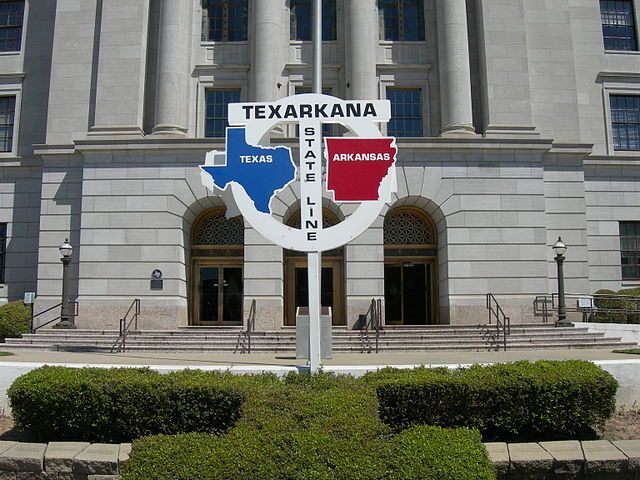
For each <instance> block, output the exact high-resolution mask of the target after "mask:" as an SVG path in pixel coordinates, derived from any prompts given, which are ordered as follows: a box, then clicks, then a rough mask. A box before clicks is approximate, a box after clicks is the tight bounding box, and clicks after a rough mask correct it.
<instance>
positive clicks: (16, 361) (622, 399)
mask: <svg viewBox="0 0 640 480" xmlns="http://www.w3.org/2000/svg"><path fill="white" fill-rule="evenodd" d="M1 350H2V349H1V347H0V351H1ZM542 359H544V360H568V359H579V360H588V361H591V362H593V363H595V364H596V365H600V366H601V367H602V368H603V369H605V370H607V371H608V372H610V373H611V374H612V375H613V376H614V377H616V379H617V380H618V382H619V384H620V388H619V390H618V394H617V397H616V401H617V403H618V405H621V406H622V405H634V404H635V403H636V402H640V382H638V379H639V378H640V355H625V354H617V353H612V352H611V351H608V350H578V349H576V350H529V351H507V352H452V351H449V352H422V353H421V352H411V353H377V354H376V353H370V354H342V353H341V354H336V355H335V356H334V358H332V359H330V360H326V361H325V362H324V367H323V368H324V369H325V370H326V371H330V372H336V373H345V374H352V375H355V376H360V375H364V374H365V373H366V372H369V371H375V370H378V369H380V368H382V367H385V366H387V365H390V366H398V367H403V368H412V367H415V366H417V365H427V366H447V367H449V368H457V367H459V366H465V365H470V364H473V363H502V362H514V361H517V360H532V361H533V360H542ZM42 365H63V366H68V367H102V368H110V367H140V366H146V367H149V368H151V369H153V370H156V371H159V372H171V371H175V370H182V369H185V368H193V369H202V370H222V371H225V370H229V371H231V372H233V373H259V372H271V373H275V374H276V375H286V374H287V373H289V372H292V371H301V370H306V361H305V360H297V359H295V358H294V357H293V356H292V355H290V354H283V355H273V354H262V353H260V354H258V353H256V354H250V355H249V354H233V353H202V354H197V353H162V352H145V353H140V352H135V353H112V354H109V353H92V352H17V353H16V354H15V355H11V356H6V357H0V413H1V412H2V411H4V412H7V413H8V412H9V404H8V399H7V395H6V392H7V389H8V388H9V387H10V386H11V384H12V383H13V381H14V380H15V379H16V378H18V377H19V376H21V375H24V374H25V373H28V372H29V371H31V370H34V369H36V368H38V367H40V366H42Z"/></svg>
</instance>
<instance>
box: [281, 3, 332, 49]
mask: <svg viewBox="0 0 640 480" xmlns="http://www.w3.org/2000/svg"><path fill="white" fill-rule="evenodd" d="M290 8H291V39H292V40H301V41H311V39H312V38H313V0H291V2H290ZM335 39H336V0H322V40H323V41H325V42H327V41H332V40H335Z"/></svg>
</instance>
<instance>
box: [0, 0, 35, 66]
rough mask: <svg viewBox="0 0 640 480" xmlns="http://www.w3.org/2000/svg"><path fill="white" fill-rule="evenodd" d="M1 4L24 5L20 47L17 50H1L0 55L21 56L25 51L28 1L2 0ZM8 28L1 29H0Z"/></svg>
mask: <svg viewBox="0 0 640 480" xmlns="http://www.w3.org/2000/svg"><path fill="white" fill-rule="evenodd" d="M0 3H22V5H23V6H22V23H21V25H20V38H19V39H18V42H19V47H20V48H18V49H17V50H0V55H17V54H21V53H22V52H23V51H24V43H25V30H26V24H27V18H28V17H27V15H28V11H29V8H28V4H29V2H27V0H22V1H20V0H0ZM2 28H6V27H0V29H2Z"/></svg>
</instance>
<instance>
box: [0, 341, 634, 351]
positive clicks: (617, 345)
mask: <svg viewBox="0 0 640 480" xmlns="http://www.w3.org/2000/svg"><path fill="white" fill-rule="evenodd" d="M633 346H636V345H635V344H626V343H619V342H607V343H600V344H593V343H569V344H567V343H553V344H545V345H536V346H535V347H532V345H531V344H510V345H508V349H509V350H551V349H594V348H595V349H600V348H601V349H607V350H611V349H618V348H629V347H633ZM4 347H5V346H3V348H2V350H5V351H29V350H32V351H43V350H46V351H69V352H73V351H76V352H105V353H106V352H110V351H111V350H110V348H107V347H102V346H95V347H91V346H65V345H48V346H44V345H38V346H36V345H11V346H8V345H7V347H9V348H4ZM501 349H502V348H501V346H487V345H486V344H477V345H468V346H461V345H439V344H434V345H413V346H408V347H407V346H402V347H398V346H391V347H386V348H380V350H379V351H381V352H407V351H408V352H429V351H491V350H501ZM373 350H374V347H373V346H372V347H371V348H358V347H355V346H354V347H341V348H334V349H333V351H334V353H341V352H342V353H349V352H352V353H367V352H372V351H373ZM127 351H128V352H136V351H140V352H143V351H144V352H235V353H243V352H246V348H234V347H231V346H219V347H212V346H202V347H195V348H194V347H193V346H189V347H187V346H184V347H177V346H174V345H168V346H166V348H161V349H160V348H158V346H144V345H131V346H129V345H127ZM251 351H252V353H294V352H295V348H294V347H293V346H291V347H288V346H281V347H279V348H277V349H275V350H274V349H273V348H271V347H260V346H255V347H254V346H252V348H251Z"/></svg>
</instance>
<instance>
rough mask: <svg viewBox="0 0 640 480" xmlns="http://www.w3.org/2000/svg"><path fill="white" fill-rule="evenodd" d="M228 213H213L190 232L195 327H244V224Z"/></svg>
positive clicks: (214, 211) (217, 211) (216, 210)
mask: <svg viewBox="0 0 640 480" xmlns="http://www.w3.org/2000/svg"><path fill="white" fill-rule="evenodd" d="M225 213H226V211H225V209H224V208H216V209H213V210H210V211H208V212H206V213H205V214H203V215H201V216H200V218H198V219H197V220H196V222H195V223H194V225H193V229H192V230H191V260H192V264H191V265H192V274H191V278H192V287H191V299H192V301H191V324H192V325H198V326H214V327H227V326H239V325H242V319H243V290H244V278H243V267H244V265H243V264H244V222H243V220H242V217H234V218H226V216H225Z"/></svg>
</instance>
